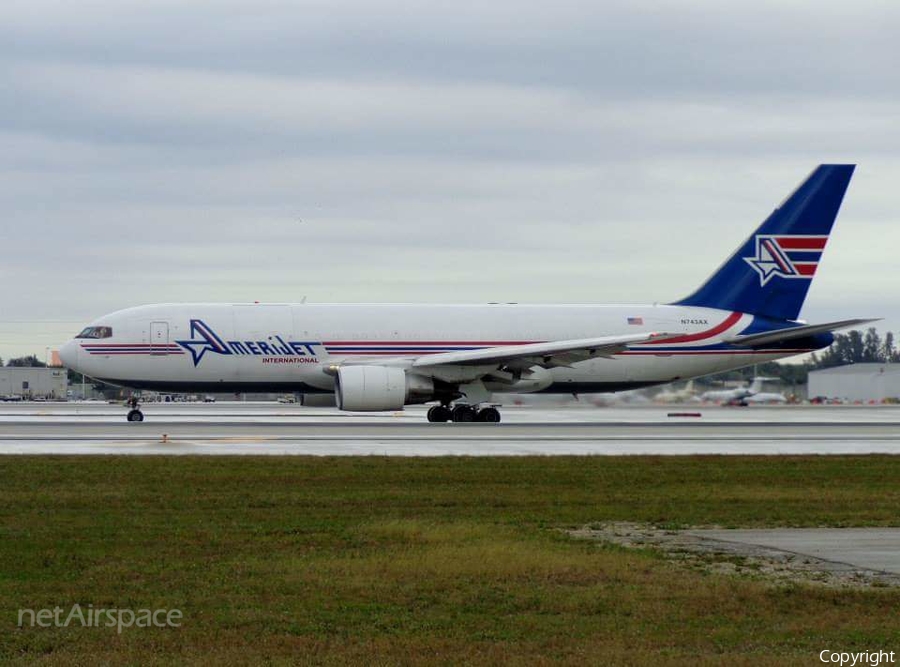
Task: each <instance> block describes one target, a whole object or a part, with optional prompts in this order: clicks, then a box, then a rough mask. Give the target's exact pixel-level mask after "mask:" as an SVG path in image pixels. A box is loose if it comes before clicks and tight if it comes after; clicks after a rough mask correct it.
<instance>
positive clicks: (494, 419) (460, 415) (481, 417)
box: [428, 403, 500, 424]
mask: <svg viewBox="0 0 900 667" xmlns="http://www.w3.org/2000/svg"><path fill="white" fill-rule="evenodd" d="M428 421H430V422H448V421H452V422H456V423H462V424H468V423H471V422H484V423H490V424H497V423H499V422H500V411H499V410H498V409H497V408H496V407H495V406H493V405H489V406H487V407H484V408H479V407H478V406H477V405H469V404H468V403H459V404H457V405H455V406H453V407H452V408H451V407H450V406H449V405H434V406H432V407H430V408H429V409H428Z"/></svg>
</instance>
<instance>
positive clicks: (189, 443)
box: [0, 402, 900, 456]
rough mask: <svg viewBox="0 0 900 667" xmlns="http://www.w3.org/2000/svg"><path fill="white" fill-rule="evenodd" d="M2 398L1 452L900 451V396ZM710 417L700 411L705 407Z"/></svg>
mask: <svg viewBox="0 0 900 667" xmlns="http://www.w3.org/2000/svg"><path fill="white" fill-rule="evenodd" d="M143 410H144V414H145V421H144V422H142V423H128V422H126V421H125V417H124V415H125V409H124V408H123V407H122V406H119V405H108V404H105V403H59V404H51V403H5V404H0V454H132V455H135V454H145V455H147V454H149V455H165V454H173V455H186V454H205V455H249V454H266V455H313V456H328V455H337V456H350V455H388V456H444V455H452V456H524V455H548V456H549V455H650V454H652V455H684V454H760V455H778V454H872V453H880V454H898V453H900V407H898V406H877V407H876V406H872V407H870V406H778V407H758V406H752V407H747V408H720V407H706V406H702V407H698V406H695V405H692V406H658V405H653V406H637V407H628V408H625V407H614V408H596V407H594V406H592V405H577V404H576V405H566V406H549V405H548V406H541V407H534V406H510V407H505V408H503V420H504V421H503V423H501V424H429V423H427V422H426V421H425V408H423V407H412V408H407V409H406V410H404V411H402V412H393V413H364V414H360V413H340V412H338V411H337V410H335V409H333V408H306V407H302V406H298V405H282V404H272V403H238V402H233V403H231V402H229V403H214V404H180V403H174V404H171V403H170V404H148V405H145V406H143ZM698 415H699V416H698Z"/></svg>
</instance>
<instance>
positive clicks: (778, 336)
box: [725, 318, 880, 347]
mask: <svg viewBox="0 0 900 667" xmlns="http://www.w3.org/2000/svg"><path fill="white" fill-rule="evenodd" d="M879 319H880V318H875V319H869V320H841V321H840V322H826V323H825V324H804V325H801V326H799V327H791V328H790V329H779V330H777V331H764V332H762V333H757V334H750V335H747V336H735V337H734V338H729V339H728V340H726V341H725V342H726V343H731V344H732V345H737V346H738V347H756V346H758V345H769V344H771V343H780V342H782V341H786V340H794V339H796V338H805V337H806V336H812V335H814V334H820V333H830V332H832V331H837V330H838V329H847V328H848V327H856V326H859V325H861V324H869V323H870V322H877V321H878V320H879Z"/></svg>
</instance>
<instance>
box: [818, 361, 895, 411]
mask: <svg viewBox="0 0 900 667" xmlns="http://www.w3.org/2000/svg"><path fill="white" fill-rule="evenodd" d="M807 390H808V392H809V397H810V398H813V397H815V396H825V397H826V398H840V399H845V400H850V401H866V402H868V401H879V402H880V401H884V400H885V399H897V398H900V364H887V363H863V364H848V365H846V366H836V367H834V368H823V369H821V370H817V371H810V372H809V383H808V384H807Z"/></svg>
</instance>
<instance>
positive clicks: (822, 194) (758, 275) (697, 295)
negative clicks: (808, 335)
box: [676, 164, 855, 320]
mask: <svg viewBox="0 0 900 667" xmlns="http://www.w3.org/2000/svg"><path fill="white" fill-rule="evenodd" d="M854 168H855V165H852V164H823V165H819V166H818V167H817V168H816V169H815V171H813V173H812V174H810V176H809V178H807V179H806V180H805V181H804V182H803V183H802V184H801V185H800V187H798V188H797V189H796V190H795V191H794V192H793V194H791V195H790V196H789V197H788V198H787V199H786V200H785V201H784V203H783V204H782V205H781V206H779V207H778V208H777V209H775V211H774V212H773V213H772V215H770V216H769V217H768V218H767V219H766V220H765V222H763V223H762V224H761V225H760V226H759V229H757V230H756V231H755V232H754V233H753V235H752V236H750V238H748V239H747V240H746V241H745V242H744V244H743V245H741V247H740V248H738V250H737V252H735V253H734V254H733V255H732V256H731V257H730V258H728V260H726V262H725V263H724V264H723V265H722V266H721V267H720V268H719V270H718V271H716V272H715V273H714V274H713V275H712V277H710V278H709V280H707V281H706V282H705V283H703V285H701V286H700V288H699V289H698V290H697V291H696V292H694V293H693V294H691V295H690V296H689V297H687V298H686V299H683V300H681V301H678V302H677V303H676V305H679V306H703V307H707V308H721V309H722V310H732V311H740V312H743V313H752V314H754V315H762V316H765V317H771V318H774V319H779V320H796V319H797V317H798V316H799V315H800V308H801V307H802V306H803V300H804V299H805V298H806V293H807V291H808V290H809V285H810V283H811V282H812V277H813V275H814V274H815V271H816V267H817V266H818V263H819V258H820V257H821V254H822V250H823V249H824V248H825V242H826V240H827V238H828V234H830V233H831V227H832V225H833V224H834V219H835V218H836V217H837V214H838V209H840V207H841V201H842V200H843V198H844V193H845V192H846V191H847V185H848V184H849V183H850V177H851V176H852V175H853V169H854Z"/></svg>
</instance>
